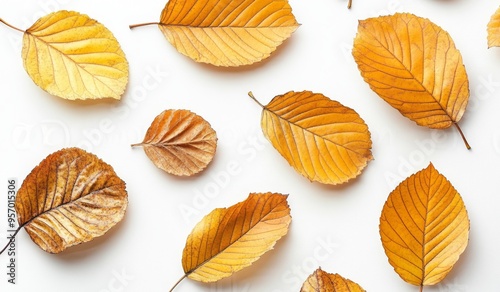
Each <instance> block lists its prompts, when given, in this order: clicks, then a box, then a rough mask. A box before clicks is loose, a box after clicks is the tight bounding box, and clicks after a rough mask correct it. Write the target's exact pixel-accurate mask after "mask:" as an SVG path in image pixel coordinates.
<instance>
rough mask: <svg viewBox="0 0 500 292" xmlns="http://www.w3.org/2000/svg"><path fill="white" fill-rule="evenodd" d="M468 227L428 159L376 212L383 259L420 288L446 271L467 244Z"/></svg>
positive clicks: (456, 199) (461, 204) (452, 192)
mask: <svg viewBox="0 0 500 292" xmlns="http://www.w3.org/2000/svg"><path fill="white" fill-rule="evenodd" d="M469 227H470V223H469V218H468V215H467V210H466V209H465V205H464V202H463V201H462V198H461V197H460V194H459V193H458V192H457V191H456V190H455V188H454V187H453V186H452V185H451V183H450V182H449V181H448V180H447V179H446V177H444V176H443V175H442V174H440V173H439V172H438V171H437V170H436V169H435V168H434V166H433V165H432V163H431V164H429V166H428V167H427V168H426V169H423V170H421V171H419V172H417V173H415V174H413V175H411V176H410V177H408V178H407V179H405V180H404V181H403V182H401V184H400V185H399V186H397V187H396V189H395V190H394V191H392V192H391V194H390V195H389V197H388V198H387V201H386V202H385V204H384V208H383V210H382V215H381V216H380V236H381V239H382V245H383V246H384V250H385V253H386V255H387V257H388V258H389V263H390V264H391V265H392V266H393V267H394V270H395V271H396V273H398V274H399V276H400V277H401V278H402V279H403V280H404V281H406V282H408V283H410V284H413V285H417V286H420V287H421V289H420V290H421V291H422V287H423V286H424V285H435V284H437V283H439V282H440V281H441V280H442V279H443V278H444V277H446V275H447V274H448V273H449V272H450V270H451V269H452V268H453V265H454V264H455V263H456V262H457V260H458V258H459V257H460V255H461V254H462V253H463V252H464V250H465V248H466V247H467V243H468V240H469Z"/></svg>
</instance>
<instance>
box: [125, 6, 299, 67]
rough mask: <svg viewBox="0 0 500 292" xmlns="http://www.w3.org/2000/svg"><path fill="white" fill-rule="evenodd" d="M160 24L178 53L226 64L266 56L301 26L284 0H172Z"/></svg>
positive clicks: (255, 59) (209, 61) (211, 62)
mask: <svg viewBox="0 0 500 292" xmlns="http://www.w3.org/2000/svg"><path fill="white" fill-rule="evenodd" d="M158 25H159V27H160V30H161V31H162V32H163V34H164V35H165V37H166V38H167V40H168V41H169V42H170V43H171V44H172V45H173V46H174V47H175V48H176V49H177V50H178V51H179V52H180V53H182V54H184V55H186V56H188V57H189V58H191V59H193V60H195V61H196V62H202V63H209V64H213V65H215V66H224V67H236V66H241V65H249V64H252V63H255V62H258V61H261V60H263V59H265V58H267V57H269V55H270V54H271V53H272V52H273V51H274V50H275V49H276V48H277V47H278V46H279V45H280V44H281V43H282V42H283V41H284V40H286V39H287V38H289V37H290V35H291V34H292V33H293V32H294V31H295V30H296V29H297V28H298V26H299V25H298V24H297V21H296V20H295V17H294V16H293V14H292V8H291V7H290V5H289V4H288V0H170V1H168V3H167V5H166V6H165V8H164V9H163V11H162V13H161V17H160V23H159V24H158ZM135 26H138V25H135ZM135 26H131V27H135Z"/></svg>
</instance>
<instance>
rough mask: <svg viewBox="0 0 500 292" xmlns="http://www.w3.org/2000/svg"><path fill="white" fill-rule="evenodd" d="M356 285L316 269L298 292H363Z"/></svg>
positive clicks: (336, 275)
mask: <svg viewBox="0 0 500 292" xmlns="http://www.w3.org/2000/svg"><path fill="white" fill-rule="evenodd" d="M364 291H365V290H364V289H363V288H361V286H359V285H358V284H356V283H354V282H353V281H351V280H349V279H346V278H343V277H342V276H340V275H339V274H329V273H326V272H324V271H323V270H322V269H321V268H318V269H317V270H316V271H314V273H313V274H312V275H310V276H309V277H308V278H307V280H306V281H305V282H304V284H303V285H302V288H301V289H300V292H364Z"/></svg>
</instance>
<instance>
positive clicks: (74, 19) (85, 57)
mask: <svg viewBox="0 0 500 292" xmlns="http://www.w3.org/2000/svg"><path fill="white" fill-rule="evenodd" d="M22 56H23V62H24V68H25V69H26V72H28V75H29V76H30V77H31V79H33V81H34V82H35V83H36V84H37V85H38V86H40V87H41V88H42V89H44V90H45V91H47V92H48V93H50V94H53V95H55V96H59V97H61V98H64V99H70V100H75V99H100V98H114V99H120V98H121V95H122V94H123V92H124V91H125V87H126V86H127V82H128V62H127V60H126V58H125V54H124V53H123V51H122V49H121V48H120V44H119V43H118V41H117V40H116V39H115V37H114V36H113V34H112V33H111V32H110V31H109V30H108V29H107V28H106V27H104V26H103V25H102V24H100V23H99V22H97V21H95V20H93V19H91V18H89V17H88V16H87V15H84V14H80V13H78V12H74V11H58V12H54V13H50V14H48V15H46V16H44V17H42V18H40V19H39V20H38V21H36V22H35V23H34V24H33V25H32V26H31V27H30V28H28V29H27V30H26V32H25V33H24V38H23V49H22Z"/></svg>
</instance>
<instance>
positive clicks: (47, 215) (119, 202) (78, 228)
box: [15, 148, 128, 253]
mask: <svg viewBox="0 0 500 292" xmlns="http://www.w3.org/2000/svg"><path fill="white" fill-rule="evenodd" d="M127 200H128V199H127V191H126V190H125V183H124V182H123V181H122V180H121V179H120V178H119V177H118V176H117V175H116V173H115V172H114V170H113V168H112V167H111V166H110V165H108V164H106V163H105V162H103V161H102V160H101V159H99V158H98V157H97V156H95V155H93V154H91V153H88V152H85V151H84V150H81V149H79V148H66V149H63V150H59V151H57V152H55V153H52V154H50V155H49V156H47V158H45V159H44V160H43V161H42V162H41V163H40V164H39V165H38V166H37V167H35V168H34V169H33V170H32V171H31V173H30V174H29V175H28V176H27V177H26V179H25V180H24V182H23V184H22V185H21V188H19V192H18V193H17V197H16V204H15V206H16V212H17V215H18V221H19V226H20V227H19V229H20V228H22V227H24V228H25V230H26V232H28V234H29V236H30V237H31V239H32V240H33V241H34V242H35V243H36V244H37V245H38V246H40V247H41V248H42V249H43V250H45V251H47V252H50V253H59V252H62V251H63V250H65V249H66V248H68V247H70V246H73V245H76V244H80V243H83V242H87V241H90V240H92V239H94V238H95V237H98V236H101V235H103V234H104V233H106V232H107V231H108V230H109V229H110V228H111V227H113V226H114V225H115V224H116V223H118V222H120V220H121V219H122V218H123V216H124V214H125V209H126V208H127V202H128V201H127Z"/></svg>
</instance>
